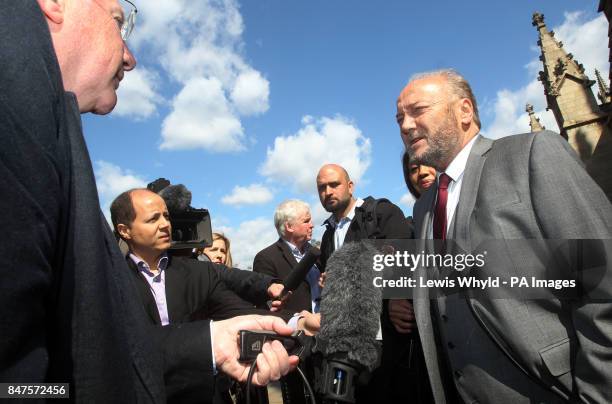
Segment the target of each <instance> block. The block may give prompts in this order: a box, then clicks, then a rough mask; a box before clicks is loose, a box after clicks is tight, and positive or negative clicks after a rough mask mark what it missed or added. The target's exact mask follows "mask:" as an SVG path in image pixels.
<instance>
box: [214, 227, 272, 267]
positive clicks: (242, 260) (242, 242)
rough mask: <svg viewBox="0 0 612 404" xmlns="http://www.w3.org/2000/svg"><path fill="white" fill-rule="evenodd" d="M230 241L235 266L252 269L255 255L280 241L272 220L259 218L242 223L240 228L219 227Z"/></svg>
mask: <svg viewBox="0 0 612 404" xmlns="http://www.w3.org/2000/svg"><path fill="white" fill-rule="evenodd" d="M219 230H221V231H222V232H223V233H225V235H226V236H227V237H228V238H229V239H230V242H231V252H232V259H233V260H234V266H236V267H237V268H240V269H251V268H252V267H253V259H254V258H255V255H256V254H257V253H258V252H259V251H261V250H263V249H264V248H266V247H267V246H269V245H270V244H272V243H274V242H275V241H276V240H278V234H277V233H276V229H275V228H274V223H273V222H272V220H271V219H265V218H263V217H258V218H255V219H253V220H247V221H245V222H242V223H240V225H238V227H236V228H233V227H219Z"/></svg>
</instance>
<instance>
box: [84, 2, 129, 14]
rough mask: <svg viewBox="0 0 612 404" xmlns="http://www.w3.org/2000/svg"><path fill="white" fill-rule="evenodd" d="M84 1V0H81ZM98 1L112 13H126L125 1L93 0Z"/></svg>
mask: <svg viewBox="0 0 612 404" xmlns="http://www.w3.org/2000/svg"><path fill="white" fill-rule="evenodd" d="M80 1H82V0H80ZM91 1H95V2H97V3H98V4H99V5H100V6H102V7H103V8H105V9H107V10H108V11H110V12H111V13H118V14H122V15H123V14H124V10H123V3H122V2H121V1H120V0H91Z"/></svg>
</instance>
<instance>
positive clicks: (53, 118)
mask: <svg viewBox="0 0 612 404" xmlns="http://www.w3.org/2000/svg"><path fill="white" fill-rule="evenodd" d="M0 7H1V8H2V13H1V14H0V36H1V37H2V44H0V143H1V144H2V145H3V147H2V148H0V161H1V162H2V163H1V164H0V177H2V178H3V180H2V181H0V190H1V192H2V194H3V195H10V197H7V198H2V201H1V202H0V211H1V212H2V214H1V216H0V228H2V229H3V230H4V231H5V232H6V233H7V234H11V236H10V237H7V239H6V240H5V241H3V242H2V244H1V245H0V255H1V256H2V262H1V263H0V276H2V279H3V282H2V284H1V286H0V307H2V316H0V318H1V320H0V329H2V336H1V337H0V363H1V364H2V368H1V369H0V381H2V382H13V383H15V382H45V381H46V382H68V383H70V398H71V399H72V400H75V401H80V402H137V401H138V402H140V401H142V402H163V401H164V400H165V398H166V397H169V398H177V399H179V400H182V401H186V400H183V397H187V396H188V397H190V398H194V397H197V398H198V399H199V400H201V401H204V402H206V401H208V400H209V399H210V398H211V397H212V390H213V386H214V383H213V380H214V374H215V372H217V371H222V372H224V373H227V374H229V375H230V376H232V377H234V378H236V379H238V380H242V381H245V380H246V377H247V374H248V370H249V367H247V366H245V365H244V364H241V363H239V362H238V361H237V358H238V346H237V343H236V333H237V332H238V330H240V329H253V330H258V329H262V330H263V329H265V330H274V331H276V332H278V333H283V334H288V333H290V332H291V329H290V328H289V327H287V326H286V325H285V324H284V322H283V321H282V320H280V319H275V318H270V317H263V316H246V317H239V318H235V319H230V320H225V321H219V322H214V323H212V324H210V323H209V322H207V321H206V322H194V323H189V324H183V325H181V326H180V327H179V326H172V325H170V326H168V327H155V326H152V325H149V324H147V320H146V315H145V313H144V310H143V309H142V305H141V304H139V303H138V301H137V300H136V297H135V295H134V293H132V290H133V288H134V286H133V284H132V280H131V279H130V277H129V272H128V271H129V270H128V269H127V267H126V264H125V261H124V259H123V257H122V255H121V253H120V252H119V249H118V248H117V243H116V242H115V240H114V237H113V236H112V234H111V232H110V229H109V228H108V225H107V223H106V221H105V219H104V218H103V216H102V215H101V213H100V208H99V201H98V197H97V191H96V186H95V180H94V175H93V172H92V167H91V162H90V159H89V155H88V152H87V147H86V145H85V141H84V139H83V134H82V130H81V121H80V113H85V112H94V113H99V114H105V113H108V112H110V111H111V110H112V109H113V107H114V106H115V103H116V99H117V97H116V93H115V91H116V89H117V87H118V86H119V82H120V81H121V79H122V78H123V75H124V72H125V71H129V70H131V69H133V68H134V67H135V65H136V61H135V59H134V57H133V55H132V54H131V53H130V51H129V49H128V48H127V46H126V44H125V42H124V40H125V39H126V38H127V37H126V36H127V35H128V34H129V32H130V31H131V28H132V26H131V24H132V23H133V18H129V13H128V15H127V16H126V15H125V13H124V11H123V9H122V7H120V5H119V3H118V2H117V1H116V0H88V1H85V0H83V1H79V0H56V1H53V0H39V1H35V0H22V1H18V2H15V1H9V0H1V1H0ZM131 12H135V9H133V10H132V11H130V13H131ZM130 21H131V22H130ZM296 362H297V358H295V357H292V358H289V357H288V356H287V352H286V351H285V350H284V348H282V346H281V345H280V344H278V343H274V344H272V345H267V346H266V347H265V348H264V350H263V354H262V355H260V356H259V357H258V359H257V365H258V369H257V371H256V372H255V374H254V376H253V381H254V383H256V384H259V385H261V384H266V383H267V382H268V381H269V380H271V379H278V378H279V377H280V376H281V375H283V374H285V373H287V372H288V371H289V370H290V369H291V368H292V367H293V366H295V364H296Z"/></svg>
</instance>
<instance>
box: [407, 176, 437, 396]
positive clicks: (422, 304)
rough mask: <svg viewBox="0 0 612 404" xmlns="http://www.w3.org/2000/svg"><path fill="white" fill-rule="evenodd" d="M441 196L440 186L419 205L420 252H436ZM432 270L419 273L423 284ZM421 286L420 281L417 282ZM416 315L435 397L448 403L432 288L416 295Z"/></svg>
mask: <svg viewBox="0 0 612 404" xmlns="http://www.w3.org/2000/svg"><path fill="white" fill-rule="evenodd" d="M437 193H438V190H437V185H433V186H432V187H431V188H430V189H429V190H428V191H427V192H425V193H424V194H423V195H421V198H420V199H419V200H418V202H417V204H416V205H415V209H414V214H415V231H416V232H417V239H418V241H417V251H425V252H432V251H433V245H432V243H430V240H427V233H428V229H429V228H430V227H431V226H432V220H433V211H434V202H435V199H436V194H437ZM428 272H429V271H428V269H425V268H423V269H421V270H417V272H416V273H417V274H418V276H420V277H421V278H422V279H423V281H426V280H427V279H428V278H429V277H430V274H429V273H428ZM417 282H418V283H419V285H420V281H419V280H418V279H417ZM414 293H415V294H414V300H413V304H414V312H415V316H416V321H417V326H418V329H419V337H420V339H421V346H422V348H423V354H424V357H425V358H426V360H427V373H428V376H429V380H430V383H431V385H432V393H433V395H434V399H435V401H436V402H444V400H445V397H444V387H443V385H442V377H441V375H440V368H439V365H438V363H439V359H438V351H437V347H436V342H435V341H436V336H435V332H434V326H433V323H432V321H431V316H432V313H431V300H430V296H429V288H426V287H417V288H416V290H415V291H414Z"/></svg>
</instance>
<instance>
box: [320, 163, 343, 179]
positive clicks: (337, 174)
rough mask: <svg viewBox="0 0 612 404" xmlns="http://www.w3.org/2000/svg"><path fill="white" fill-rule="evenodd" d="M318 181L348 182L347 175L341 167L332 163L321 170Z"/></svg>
mask: <svg viewBox="0 0 612 404" xmlns="http://www.w3.org/2000/svg"><path fill="white" fill-rule="evenodd" d="M317 181H318V182H332V181H334V182H335V181H338V182H346V176H345V175H344V172H343V171H342V169H341V168H339V167H335V166H333V165H330V166H328V167H324V168H322V169H321V171H319V175H317Z"/></svg>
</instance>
